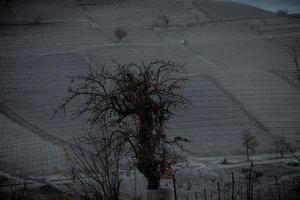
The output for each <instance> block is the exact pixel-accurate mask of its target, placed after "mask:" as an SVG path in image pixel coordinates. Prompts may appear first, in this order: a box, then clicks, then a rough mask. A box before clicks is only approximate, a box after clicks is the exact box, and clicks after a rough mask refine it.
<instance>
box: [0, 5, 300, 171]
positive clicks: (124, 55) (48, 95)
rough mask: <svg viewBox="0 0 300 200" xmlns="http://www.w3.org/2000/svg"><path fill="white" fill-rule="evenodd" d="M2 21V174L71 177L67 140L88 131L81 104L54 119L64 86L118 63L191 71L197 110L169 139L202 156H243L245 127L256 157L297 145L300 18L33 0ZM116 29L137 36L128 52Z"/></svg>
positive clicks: (182, 116) (176, 124)
mask: <svg viewBox="0 0 300 200" xmlns="http://www.w3.org/2000/svg"><path fill="white" fill-rule="evenodd" d="M25 3H26V6H24V7H23V6H22V4H25ZM33 5H34V6H33ZM224 5H226V6H224ZM199 6H200V7H199ZM21 8H24V10H22V9H21ZM36 8H39V9H40V10H39V9H36ZM221 8H222V9H221ZM2 10H5V12H1V13H0V16H1V17H0V19H1V20H0V23H1V24H0V26H1V29H0V69H1V70H0V77H1V78H0V102H1V105H2V106H0V118H1V123H0V137H1V138H3V140H2V139H1V141H0V143H1V145H0V163H1V165H0V170H7V171H10V172H12V171H14V172H15V173H17V174H19V175H22V174H24V173H26V174H29V175H36V176H38V175H41V176H46V175H50V174H53V173H54V170H53V169H54V168H56V165H60V166H62V165H63V161H62V160H63V156H62V151H63V150H62V148H63V143H64V141H67V142H72V140H73V139H74V138H75V137H77V136H79V135H81V134H84V133H85V132H86V131H87V130H88V128H89V125H88V124H87V123H86V121H85V118H84V117H83V118H80V119H75V120H71V119H70V118H71V113H72V111H73V110H74V109H76V105H75V104H73V105H71V106H70V107H69V108H68V109H67V110H66V113H65V114H63V113H59V114H58V115H57V116H56V117H55V118H53V119H52V118H51V116H52V115H53V112H54V110H55V109H56V108H57V106H59V105H60V103H61V102H62V98H63V97H64V96H65V94H66V89H67V87H68V84H69V82H68V79H67V78H66V77H67V76H71V75H78V74H84V73H86V72H87V71H88V70H89V69H90V68H92V69H95V68H97V67H99V66H100V65H102V64H107V65H108V66H112V65H111V63H112V62H111V60H112V59H114V60H117V61H118V62H120V63H124V62H133V61H134V62H139V61H141V60H143V61H146V62H147V61H150V60H155V59H166V60H174V61H176V62H179V63H186V69H187V74H186V76H187V77H189V78H190V81H188V82H187V85H186V86H185V88H184V93H185V94H186V96H187V97H188V98H190V100H191V102H192V105H191V107H190V108H189V109H185V110H183V111H181V112H179V113H178V115H177V116H176V117H175V118H174V119H173V120H172V121H170V123H169V124H168V129H167V131H168V133H169V134H170V135H174V136H175V135H183V136H185V137H188V138H190V139H191V140H192V141H193V142H192V143H190V144H187V148H188V149H189V150H190V151H191V153H193V155H198V156H217V155H218V156H226V155H232V154H242V153H243V152H244V148H243V146H242V145H241V131H242V130H243V129H244V128H251V130H252V131H253V132H254V133H255V134H256V135H257V137H258V139H259V140H260V141H261V142H260V146H259V149H258V153H265V152H270V151H271V150H272V149H271V148H272V145H271V143H272V138H273V137H274V135H280V134H284V135H286V137H287V138H288V139H290V140H293V141H296V140H297V139H299V136H300V135H299V134H297V133H299V132H300V126H299V124H300V123H299V120H300V115H299V113H300V104H299V103H298V102H299V98H300V84H299V83H298V82H297V80H296V79H295V76H294V75H293V70H294V66H293V63H292V61H291V59H290V57H289V54H288V52H287V49H288V47H289V46H290V45H291V44H292V43H293V42H294V40H296V39H299V38H300V32H299V29H298V26H299V21H298V20H296V19H290V18H284V17H278V16H274V15H273V14H272V13H269V12H266V11H263V10H260V9H256V8H253V7H247V6H241V5H239V4H230V3H229V4H227V3H224V2H222V3H220V2H210V1H201V2H200V1H197V2H195V1H183V0H182V1H171V0H164V1H162V0H155V1H147V0H143V1H134V0H132V1H131V0H130V1H126V2H123V3H119V4H104V5H100V4H98V3H97V2H96V1H93V0H90V1H86V0H80V1H79V0H78V1H76V2H74V1H48V0H47V1H38V2H37V1H34V0H26V1H18V2H15V3H14V4H12V5H11V7H10V8H5V7H3V6H2V7H1V11H2ZM54 10H55V11H57V12H54ZM30 11H31V12H30ZM58 11H59V12H58ZM233 11H240V12H233ZM230 13H234V14H230ZM160 14H166V15H167V16H168V17H169V19H170V26H169V27H168V28H162V27H156V26H155V23H156V17H157V16H158V15H160ZM2 16H5V17H4V18H2ZM38 16H40V18H39V19H38V20H39V22H35V21H34V20H37V17H38ZM20 18H22V20H23V21H20ZM119 26H120V27H123V28H125V30H126V31H127V32H128V37H127V38H126V39H125V41H124V44H122V45H120V44H116V43H115V40H116V39H115V36H114V34H113V31H114V29H115V27H119ZM181 40H187V45H183V44H181V42H180V41H181ZM53 138H56V139H54V140H57V141H63V142H53ZM293 145H294V144H293ZM295 148H299V147H298V146H296V144H295ZM32 152H34V153H32ZM36 154H37V155H36ZM42 155H46V156H42Z"/></svg>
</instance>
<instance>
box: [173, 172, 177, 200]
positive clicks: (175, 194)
mask: <svg viewBox="0 0 300 200" xmlns="http://www.w3.org/2000/svg"><path fill="white" fill-rule="evenodd" d="M172 179H173V188H174V198H175V200H177V191H176V178H175V174H174V173H173V174H172Z"/></svg>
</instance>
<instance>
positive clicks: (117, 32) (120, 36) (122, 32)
mask: <svg viewBox="0 0 300 200" xmlns="http://www.w3.org/2000/svg"><path fill="white" fill-rule="evenodd" d="M115 35H116V37H117V38H118V42H119V43H123V39H124V38H125V37H127V32H126V31H125V30H124V29H122V28H117V29H116V30H115Z"/></svg>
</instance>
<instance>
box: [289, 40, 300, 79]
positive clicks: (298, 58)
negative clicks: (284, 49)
mask: <svg viewBox="0 0 300 200" xmlns="http://www.w3.org/2000/svg"><path fill="white" fill-rule="evenodd" d="M290 55H291V57H292V59H293V61H294V63H295V67H296V71H297V78H298V81H299V82H300V66H299V64H300V42H299V41H298V40H297V41H296V42H295V44H294V45H293V46H292V47H290Z"/></svg>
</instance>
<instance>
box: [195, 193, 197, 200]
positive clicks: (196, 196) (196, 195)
mask: <svg viewBox="0 0 300 200" xmlns="http://www.w3.org/2000/svg"><path fill="white" fill-rule="evenodd" d="M195 199H196V200H198V196H197V192H195Z"/></svg>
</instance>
